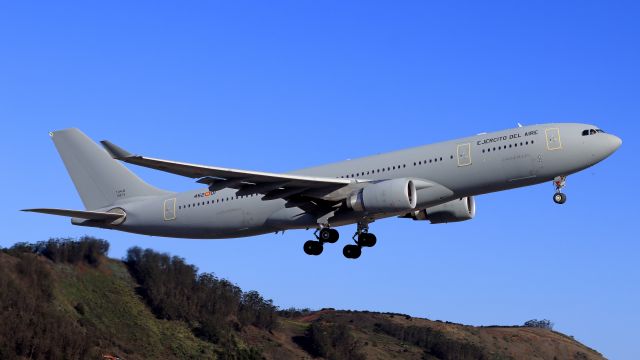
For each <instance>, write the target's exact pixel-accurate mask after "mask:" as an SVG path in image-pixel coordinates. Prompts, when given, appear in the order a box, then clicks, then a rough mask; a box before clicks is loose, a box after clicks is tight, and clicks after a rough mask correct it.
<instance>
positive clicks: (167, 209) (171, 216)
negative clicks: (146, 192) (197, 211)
mask: <svg viewBox="0 0 640 360" xmlns="http://www.w3.org/2000/svg"><path fill="white" fill-rule="evenodd" d="M163 207H164V211H163V212H164V220H165V221H169V220H175V218H176V198H171V199H167V200H165V201H164V205H163Z"/></svg>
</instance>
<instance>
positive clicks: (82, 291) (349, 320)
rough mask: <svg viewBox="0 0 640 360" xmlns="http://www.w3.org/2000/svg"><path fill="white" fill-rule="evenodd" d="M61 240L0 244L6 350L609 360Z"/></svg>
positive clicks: (543, 334) (19, 353) (520, 333)
mask: <svg viewBox="0 0 640 360" xmlns="http://www.w3.org/2000/svg"><path fill="white" fill-rule="evenodd" d="M107 250H108V244H107V243H106V242H104V241H100V240H96V239H90V238H85V239H82V240H81V241H79V242H78V241H68V240H63V241H50V242H48V243H39V244H35V245H29V244H19V245H16V246H14V247H13V248H11V249H5V250H3V251H1V252H0V308H1V310H2V312H1V313H0V324H2V325H3V326H2V327H0V358H2V359H23V358H33V359H63V358H64V359H85V358H87V359H98V358H101V357H102V355H104V354H112V355H117V356H120V357H121V358H122V359H127V360H129V359H149V358H156V359H212V358H218V359H263V358H265V359H315V358H317V359H320V358H327V359H580V360H584V359H603V357H602V355H600V354H599V353H598V352H596V351H594V350H592V349H590V348H588V347H586V346H584V345H582V344H580V343H578V342H577V341H575V340H574V339H572V338H571V337H568V336H565V335H563V334H561V333H558V332H554V331H551V330H547V329H542V328H533V327H515V326H514V327H498V326H492V327H472V326H464V325H459V324H452V323H444V322H439V321H430V320H426V319H418V318H412V317H410V316H406V315H399V314H381V313H372V312H351V311H336V310H332V309H331V310H328V309H325V310H320V311H309V310H295V309H292V310H286V311H277V309H276V308H275V306H273V305H272V304H271V302H270V301H268V300H264V299H262V297H260V295H259V294H257V293H255V292H243V291H242V290H240V289H239V288H237V287H236V286H235V285H233V284H232V283H230V282H228V281H226V280H224V279H217V278H215V277H214V276H213V275H211V274H197V269H196V268H195V267H193V266H191V265H188V264H186V263H184V261H183V260H182V259H180V258H175V257H173V258H172V257H169V256H168V255H165V254H158V253H155V252H153V251H151V250H145V251H143V250H141V249H136V248H134V249H132V250H130V252H129V255H128V257H127V259H126V260H125V261H120V260H114V259H109V258H107V257H105V255H106V253H107Z"/></svg>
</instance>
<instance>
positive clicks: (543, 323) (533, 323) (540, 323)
mask: <svg viewBox="0 0 640 360" xmlns="http://www.w3.org/2000/svg"><path fill="white" fill-rule="evenodd" d="M524 326H525V327H534V328H540V329H547V330H553V323H552V322H551V321H550V320H547V319H542V320H538V319H533V320H529V321H526V322H525V323H524Z"/></svg>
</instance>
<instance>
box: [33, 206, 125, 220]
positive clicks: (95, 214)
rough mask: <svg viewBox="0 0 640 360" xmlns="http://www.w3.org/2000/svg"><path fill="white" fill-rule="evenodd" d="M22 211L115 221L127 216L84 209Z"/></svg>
mask: <svg viewBox="0 0 640 360" xmlns="http://www.w3.org/2000/svg"><path fill="white" fill-rule="evenodd" d="M22 211H28V212H37V213H42V214H49V215H58V216H69V217H72V218H79V219H87V220H99V221H108V222H113V221H116V220H119V219H121V218H124V217H125V214H117V213H110V212H101V211H83V210H67V209H46V208H43V209H24V210H22Z"/></svg>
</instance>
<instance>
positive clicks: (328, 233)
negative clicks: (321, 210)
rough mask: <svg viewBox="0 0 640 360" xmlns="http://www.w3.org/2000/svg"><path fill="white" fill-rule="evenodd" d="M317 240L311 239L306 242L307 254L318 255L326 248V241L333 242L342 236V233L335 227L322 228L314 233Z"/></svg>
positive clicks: (305, 249)
mask: <svg viewBox="0 0 640 360" xmlns="http://www.w3.org/2000/svg"><path fill="white" fill-rule="evenodd" d="M313 234H314V235H315V236H316V239H317V240H309V241H307V242H305V243H304V247H303V248H304V252H305V253H306V254H307V255H314V256H318V255H320V254H322V250H324V243H330V244H333V243H335V242H336V241H338V239H339V238H340V234H339V233H338V231H337V230H335V229H330V228H321V229H318V230H316V232H315V233H313Z"/></svg>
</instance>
